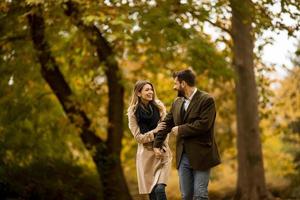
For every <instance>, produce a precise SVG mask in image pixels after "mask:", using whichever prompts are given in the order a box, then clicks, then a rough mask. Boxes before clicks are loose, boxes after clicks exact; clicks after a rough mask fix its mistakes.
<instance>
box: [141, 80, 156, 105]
mask: <svg viewBox="0 0 300 200" xmlns="http://www.w3.org/2000/svg"><path fill="white" fill-rule="evenodd" d="M138 96H139V97H140V98H141V101H142V102H143V103H149V102H150V101H152V100H153V96H154V91H153V88H152V86H151V85H150V84H146V85H144V86H143V88H142V90H141V91H140V92H138Z"/></svg>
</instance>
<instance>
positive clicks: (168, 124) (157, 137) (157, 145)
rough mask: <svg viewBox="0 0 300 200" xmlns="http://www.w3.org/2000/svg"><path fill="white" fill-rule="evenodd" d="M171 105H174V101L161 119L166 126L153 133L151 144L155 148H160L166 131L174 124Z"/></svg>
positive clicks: (169, 130) (166, 133)
mask: <svg viewBox="0 0 300 200" xmlns="http://www.w3.org/2000/svg"><path fill="white" fill-rule="evenodd" d="M173 105H174V103H173V104H172V108H171V110H170V112H168V114H167V116H166V117H165V119H164V120H163V122H165V123H166V128H165V129H164V130H161V131H158V132H157V133H156V135H155V138H154V144H153V146H154V147H155V148H161V147H162V145H163V143H164V141H165V139H166V137H167V135H168V133H169V132H171V129H172V128H173V126H174V120H173Z"/></svg>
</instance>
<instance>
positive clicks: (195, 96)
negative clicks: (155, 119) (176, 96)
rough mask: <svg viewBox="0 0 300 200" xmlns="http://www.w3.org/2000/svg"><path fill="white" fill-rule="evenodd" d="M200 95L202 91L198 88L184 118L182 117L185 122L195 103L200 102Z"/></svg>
mask: <svg viewBox="0 0 300 200" xmlns="http://www.w3.org/2000/svg"><path fill="white" fill-rule="evenodd" d="M199 96H200V91H199V90H197V92H196V93H195V95H194V96H193V98H192V100H191V102H190V105H189V107H188V108H187V111H186V112H185V115H184V118H183V119H182V122H184V121H185V120H186V118H187V117H188V115H189V113H190V112H191V110H192V108H193V107H194V105H195V104H196V103H197V102H198V98H199Z"/></svg>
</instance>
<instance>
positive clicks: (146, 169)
mask: <svg viewBox="0 0 300 200" xmlns="http://www.w3.org/2000/svg"><path fill="white" fill-rule="evenodd" d="M157 103H158V104H159V105H161V106H162V107H163V109H162V110H161V111H160V117H161V120H162V119H163V118H164V117H165V115H166V109H165V107H164V105H163V104H162V103H161V102H160V101H157ZM135 110H136V108H135V107H130V108H129V109H128V125H129V129H130V131H131V133H132V135H133V136H134V139H135V140H136V142H137V143H138V148H137V154H136V168H137V178H138V188H139V193H140V194H149V193H150V192H151V191H152V189H153V187H154V186H155V185H156V184H158V183H163V184H167V181H168V177H169V175H170V170H171V161H172V153H171V151H170V148H169V145H168V137H167V138H166V140H165V141H164V145H163V146H164V147H163V148H164V150H165V153H164V154H163V157H162V158H160V159H158V158H156V157H155V155H154V151H153V141H154V132H153V130H151V131H149V132H147V133H144V134H141V133H140V128H139V126H138V123H137V120H136V117H135V114H134V113H135Z"/></svg>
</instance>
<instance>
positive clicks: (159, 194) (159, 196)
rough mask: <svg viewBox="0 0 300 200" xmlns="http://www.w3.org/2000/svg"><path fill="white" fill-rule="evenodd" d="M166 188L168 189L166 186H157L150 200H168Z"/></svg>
mask: <svg viewBox="0 0 300 200" xmlns="http://www.w3.org/2000/svg"><path fill="white" fill-rule="evenodd" d="M165 187H166V185H165V184H157V185H155V186H154V188H153V189H152V191H151V193H150V195H149V197H150V200H167V196H166V192H165Z"/></svg>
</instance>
